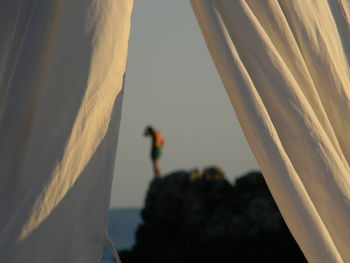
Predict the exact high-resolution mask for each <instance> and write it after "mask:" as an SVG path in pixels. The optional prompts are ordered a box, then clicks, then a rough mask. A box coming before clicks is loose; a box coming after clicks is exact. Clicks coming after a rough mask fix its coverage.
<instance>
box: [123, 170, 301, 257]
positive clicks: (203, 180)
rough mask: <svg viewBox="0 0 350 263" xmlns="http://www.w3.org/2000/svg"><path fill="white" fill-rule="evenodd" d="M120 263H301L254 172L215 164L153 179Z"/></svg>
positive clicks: (291, 239)
mask: <svg viewBox="0 0 350 263" xmlns="http://www.w3.org/2000/svg"><path fill="white" fill-rule="evenodd" d="M142 219H143V223H142V224H141V225H140V226H139V228H138V230H137V233H136V240H137V241H136V244H135V245H134V247H133V248H132V250H131V251H128V252H126V251H124V252H122V253H121V257H122V260H123V263H136V262H152V263H197V262H198V263H207V262H208V263H209V262H210V263H216V262H218V263H225V262H230V263H232V262H239V263H241V262H269V263H271V262H293V263H297V262H306V260H305V258H304V256H303V254H302V252H301V251H300V249H299V247H298V245H297V244H296V242H295V241H294V239H293V237H292V235H291V234H290V232H289V230H288V228H287V226H286V225H285V223H284V221H283V218H282V217H281V215H280V213H279V210H278V208H277V207H276V204H275V202H274V200H273V198H272V196H271V194H270V192H269V190H268V188H267V186H266V184H265V181H264V179H263V177H262V176H261V174H260V173H259V172H251V173H248V174H246V175H244V176H241V177H239V178H238V179H236V181H235V183H234V184H231V183H230V182H229V181H227V180H226V179H225V175H224V173H223V172H222V171H220V170H219V169H218V168H215V167H210V168H207V169H205V170H204V171H203V172H202V173H200V172H199V171H198V170H194V171H191V172H186V171H178V172H174V173H171V174H169V175H167V176H164V177H162V178H155V179H154V180H153V181H152V182H151V184H150V187H149V190H148V193H147V196H146V201H145V207H144V209H143V210H142Z"/></svg>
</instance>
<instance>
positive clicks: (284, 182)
mask: <svg viewBox="0 0 350 263" xmlns="http://www.w3.org/2000/svg"><path fill="white" fill-rule="evenodd" d="M191 3H192V7H193V10H194V13H195V15H196V17H197V20H198V23H199V25H200V27H201V30H202V33H203V35H204V38H205V40H206V43H207V46H208V48H209V51H210V53H211V56H212V58H213V60H214V62H215V65H216V67H217V70H218V72H219V74H220V76H221V79H222V81H223V83H224V86H225V88H226V90H227V93H228V95H229V97H230V99H231V102H232V104H233V107H234V109H235V111H236V113H237V115H238V118H239V120H240V123H241V126H242V128H243V130H244V133H245V135H246V138H247V140H248V142H249V144H250V147H251V149H252V151H253V153H254V155H255V157H256V159H257V161H258V163H259V166H260V167H261V169H262V172H263V174H264V177H265V179H266V181H267V183H268V185H269V188H270V189H271V191H272V194H273V196H274V198H275V200H276V201H277V204H278V206H279V208H280V210H281V212H282V214H283V216H284V218H285V220H286V222H287V224H288V226H289V228H290V230H291V232H292V233H293V235H294V237H295V238H296V240H297V242H298V243H299V245H300V247H301V249H302V250H303V252H304V254H305V256H306V257H307V259H308V260H309V262H317V263H321V262H324V263H330V262H350V249H349V245H350V227H349V226H350V169H349V161H350V138H349V135H350V73H349V62H350V50H349V49H350V33H349V10H348V6H347V4H348V3H347V2H346V1H345V0H313V1H305V0H264V1H260V0H191Z"/></svg>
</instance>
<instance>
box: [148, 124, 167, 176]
mask: <svg viewBox="0 0 350 263" xmlns="http://www.w3.org/2000/svg"><path fill="white" fill-rule="evenodd" d="M144 136H151V139H152V145H151V160H152V164H153V171H154V176H155V177H157V176H160V166H159V159H160V156H161V153H162V147H163V145H164V136H163V134H162V133H161V132H159V131H157V130H155V129H154V128H153V127H152V126H147V127H146V128H145V131H144Z"/></svg>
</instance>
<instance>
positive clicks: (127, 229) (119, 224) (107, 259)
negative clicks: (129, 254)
mask: <svg viewBox="0 0 350 263" xmlns="http://www.w3.org/2000/svg"><path fill="white" fill-rule="evenodd" d="M140 212H141V208H111V209H110V210H109V215H108V233H109V235H110V236H111V238H112V240H113V243H114V245H115V247H116V248H117V250H118V252H120V251H123V250H129V249H131V248H132V246H133V245H134V243H135V232H136V230H137V227H138V225H139V224H140V223H141V215H140ZM101 263H114V260H113V257H112V254H111V250H110V248H109V246H108V245H107V244H105V246H104V251H103V256H102V260H101Z"/></svg>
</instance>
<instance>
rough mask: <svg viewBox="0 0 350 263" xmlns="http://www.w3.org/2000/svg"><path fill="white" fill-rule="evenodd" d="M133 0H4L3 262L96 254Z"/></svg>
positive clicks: (0, 35)
mask: <svg viewBox="0 0 350 263" xmlns="http://www.w3.org/2000/svg"><path fill="white" fill-rule="evenodd" d="M131 9H132V0H102V1H101V0H52V1H47V0H2V1H0V17H1V24H0V261H1V262H6V263H8V262H26V263H31V262H33V263H38V262H45V263H51V262H57V263H62V262H72V263H73V262H74V263H76V262H98V261H99V259H100V257H101V254H102V246H103V243H104V240H105V227H106V221H107V211H108V209H109V200H110V188H111V181H112V175H113V169H114V160H115V151H116V144H117V135H118V128H119V121H120V109H121V99H122V93H121V89H122V86H123V76H124V72H125V66H126V60H127V47H128V39H129V31H130V13H131Z"/></svg>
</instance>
